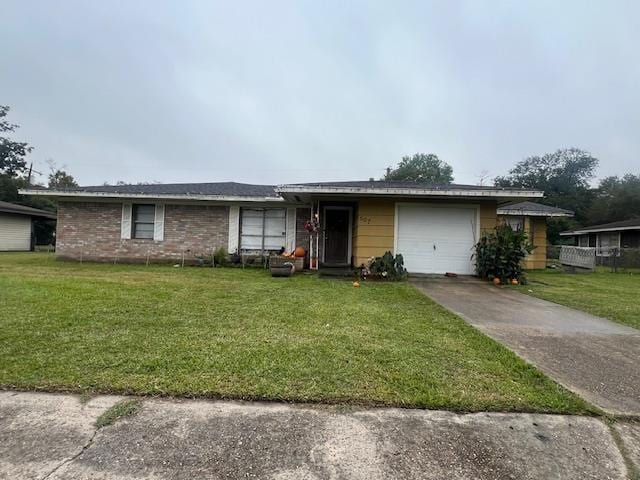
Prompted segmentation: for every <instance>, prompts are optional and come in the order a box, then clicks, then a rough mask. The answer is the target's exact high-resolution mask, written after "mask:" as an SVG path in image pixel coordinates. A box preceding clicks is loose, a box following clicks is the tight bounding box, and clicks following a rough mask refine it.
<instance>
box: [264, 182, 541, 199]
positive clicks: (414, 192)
mask: <svg viewBox="0 0 640 480" xmlns="http://www.w3.org/2000/svg"><path fill="white" fill-rule="evenodd" d="M275 190H276V192H277V193H300V194H305V193H306V194H334V195H366V196H376V195H395V196H404V197H407V196H409V197H414V196H415V197H430V196H440V197H443V196H444V197H509V198H513V197H524V198H542V197H543V196H544V192H542V191H540V190H502V189H495V190H467V189H456V188H452V189H448V190H440V189H427V188H362V187H303V186H293V185H278V186H277V187H276V189H275Z"/></svg>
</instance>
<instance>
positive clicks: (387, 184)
mask: <svg viewBox="0 0 640 480" xmlns="http://www.w3.org/2000/svg"><path fill="white" fill-rule="evenodd" d="M281 186H283V187H284V186H294V187H337V188H340V187H345V188H374V189H386V188H428V189H442V190H450V189H456V190H500V189H501V187H494V186H478V185H464V184H459V183H443V184H434V183H424V182H413V181H407V180H404V181H388V180H362V181H349V182H312V183H292V184H287V185H281ZM508 190H515V189H513V188H509V189H508Z"/></svg>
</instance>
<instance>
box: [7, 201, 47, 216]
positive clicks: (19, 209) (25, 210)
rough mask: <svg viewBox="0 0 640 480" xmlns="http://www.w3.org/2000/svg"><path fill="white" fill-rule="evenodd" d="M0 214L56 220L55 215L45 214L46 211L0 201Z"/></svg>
mask: <svg viewBox="0 0 640 480" xmlns="http://www.w3.org/2000/svg"><path fill="white" fill-rule="evenodd" d="M0 212H5V213H17V214H20V215H29V216H30V217H42V218H50V219H55V218H56V214H55V213H54V212H47V211H46V210H40V209H38V208H32V207H26V206H24V205H18V204H15V203H9V202H1V201H0Z"/></svg>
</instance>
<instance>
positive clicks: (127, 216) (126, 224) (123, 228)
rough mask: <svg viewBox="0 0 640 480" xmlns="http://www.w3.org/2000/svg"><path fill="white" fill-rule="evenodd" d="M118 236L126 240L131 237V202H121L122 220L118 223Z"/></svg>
mask: <svg viewBox="0 0 640 480" xmlns="http://www.w3.org/2000/svg"><path fill="white" fill-rule="evenodd" d="M120 238H121V239H122V240H128V239H130V238H131V204H130V203H123V204H122V222H121V223H120Z"/></svg>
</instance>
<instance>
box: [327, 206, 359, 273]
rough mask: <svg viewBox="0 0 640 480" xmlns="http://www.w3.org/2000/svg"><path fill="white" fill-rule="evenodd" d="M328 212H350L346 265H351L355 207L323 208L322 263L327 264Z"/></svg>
mask: <svg viewBox="0 0 640 480" xmlns="http://www.w3.org/2000/svg"><path fill="white" fill-rule="evenodd" d="M327 210H348V211H349V230H348V235H349V238H348V240H347V260H346V262H345V263H347V264H351V257H353V250H352V248H353V245H352V244H353V207H349V206H342V205H325V206H323V207H322V263H325V255H326V252H327V238H326V235H325V232H326V231H327V229H326V226H327V215H326V211H327Z"/></svg>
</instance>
